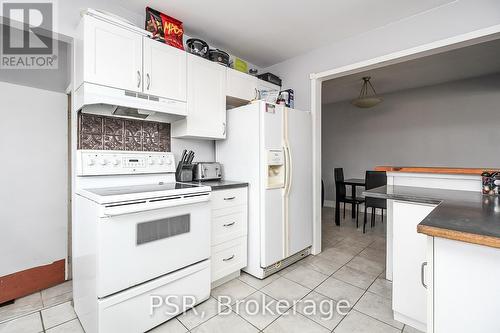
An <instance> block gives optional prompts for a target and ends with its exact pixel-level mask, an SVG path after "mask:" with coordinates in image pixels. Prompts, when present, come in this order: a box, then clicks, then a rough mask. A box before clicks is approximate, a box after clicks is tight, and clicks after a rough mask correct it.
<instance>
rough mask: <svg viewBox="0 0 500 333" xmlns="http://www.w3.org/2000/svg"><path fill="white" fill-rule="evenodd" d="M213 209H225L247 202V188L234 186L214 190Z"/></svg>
mask: <svg viewBox="0 0 500 333" xmlns="http://www.w3.org/2000/svg"><path fill="white" fill-rule="evenodd" d="M211 201H212V209H213V210H215V209H223V208H228V207H234V206H238V205H246V204H247V188H246V187H242V188H232V189H229V190H220V191H213V192H212V200H211Z"/></svg>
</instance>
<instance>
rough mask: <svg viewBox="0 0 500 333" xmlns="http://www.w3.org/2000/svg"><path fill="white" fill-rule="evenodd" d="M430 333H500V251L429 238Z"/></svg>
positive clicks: (427, 280) (427, 274)
mask: <svg viewBox="0 0 500 333" xmlns="http://www.w3.org/2000/svg"><path fill="white" fill-rule="evenodd" d="M427 244H428V251H427V252H428V258H427V268H426V281H425V282H426V284H427V286H428V287H427V291H428V305H429V315H428V319H429V323H428V325H427V333H449V332H453V333H470V332H500V319H499V313H500V249H498V248H493V247H488V246H483V245H476V244H470V243H465V242H461V241H455V240H449V239H444V238H438V237H428V242H427Z"/></svg>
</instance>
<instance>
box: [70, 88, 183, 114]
mask: <svg viewBox="0 0 500 333" xmlns="http://www.w3.org/2000/svg"><path fill="white" fill-rule="evenodd" d="M74 102H75V104H74V105H75V108H76V110H81V111H82V112H84V113H92V114H98V115H104V116H117V117H122V118H123V117H125V118H134V119H144V120H154V121H162V122H174V121H176V120H179V119H182V118H184V117H186V115H187V105H186V102H180V101H176V100H172V99H168V98H163V97H158V96H152V95H148V94H143V93H138V92H134V91H128V90H123V89H118V88H111V87H105V86H100V85H97V84H93V83H88V82H85V83H83V84H82V85H81V86H80V87H79V88H78V89H77V90H76V91H75V96H74Z"/></svg>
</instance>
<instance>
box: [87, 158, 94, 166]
mask: <svg viewBox="0 0 500 333" xmlns="http://www.w3.org/2000/svg"><path fill="white" fill-rule="evenodd" d="M94 163H95V161H94V159H93V158H91V159H89V160H88V162H87V164H88V165H89V166H92V165H94Z"/></svg>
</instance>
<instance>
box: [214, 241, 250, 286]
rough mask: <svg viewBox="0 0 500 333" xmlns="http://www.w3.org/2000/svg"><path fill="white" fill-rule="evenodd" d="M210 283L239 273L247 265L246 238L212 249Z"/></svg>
mask: <svg viewBox="0 0 500 333" xmlns="http://www.w3.org/2000/svg"><path fill="white" fill-rule="evenodd" d="M211 262H212V282H214V281H217V280H219V279H221V278H223V277H225V276H227V275H230V274H232V273H234V272H237V271H239V270H240V269H242V268H243V267H245V266H246V265H247V237H246V236H243V237H240V238H237V239H235V240H232V241H229V242H225V243H222V244H219V245H217V246H213V247H212V259H211Z"/></svg>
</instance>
